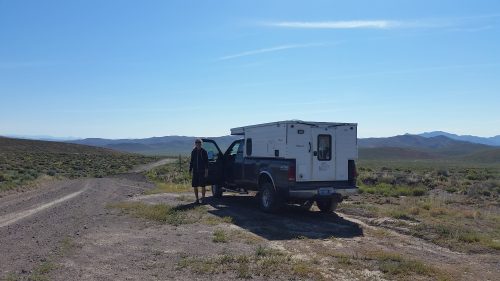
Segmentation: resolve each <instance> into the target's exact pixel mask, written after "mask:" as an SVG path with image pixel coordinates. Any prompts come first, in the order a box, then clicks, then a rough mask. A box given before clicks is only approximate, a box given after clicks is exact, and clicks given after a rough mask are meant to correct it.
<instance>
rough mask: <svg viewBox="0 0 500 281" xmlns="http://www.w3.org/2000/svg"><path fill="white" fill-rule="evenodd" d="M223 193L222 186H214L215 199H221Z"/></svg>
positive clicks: (213, 194)
mask: <svg viewBox="0 0 500 281" xmlns="http://www.w3.org/2000/svg"><path fill="white" fill-rule="evenodd" d="M223 192H224V190H222V186H220V185H217V184H214V185H212V196H213V197H214V198H221V197H222V193H223Z"/></svg>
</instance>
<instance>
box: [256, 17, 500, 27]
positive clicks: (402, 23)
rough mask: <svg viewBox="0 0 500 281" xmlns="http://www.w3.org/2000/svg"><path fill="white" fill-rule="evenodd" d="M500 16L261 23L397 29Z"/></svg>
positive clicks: (457, 23)
mask: <svg viewBox="0 0 500 281" xmlns="http://www.w3.org/2000/svg"><path fill="white" fill-rule="evenodd" d="M498 17H500V14H491V15H475V16H469V17H449V18H447V17H444V18H427V19H425V18H424V19H414V20H388V19H377V20H366V19H360V20H345V21H273V22H263V23H260V24H262V25H265V26H270V27H280V28H292V29H395V28H439V27H452V26H462V25H464V24H465V25H471V24H472V25H474V24H477V23H481V22H482V23H483V24H482V26H484V25H491V23H490V24H484V21H488V22H490V21H491V20H493V19H496V18H498Z"/></svg>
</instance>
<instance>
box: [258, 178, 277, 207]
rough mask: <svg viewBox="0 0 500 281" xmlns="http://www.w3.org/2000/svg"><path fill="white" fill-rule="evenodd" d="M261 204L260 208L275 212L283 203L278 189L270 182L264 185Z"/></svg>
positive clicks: (260, 199)
mask: <svg viewBox="0 0 500 281" xmlns="http://www.w3.org/2000/svg"><path fill="white" fill-rule="evenodd" d="M259 205H260V209H261V210H262V211H264V212H267V213H271V212H275V211H276V210H278V209H279V207H280V205H281V204H280V200H279V199H278V196H277V193H276V190H274V187H273V185H272V184H271V183H269V182H266V183H264V184H263V185H262V188H261V191H260V198H259Z"/></svg>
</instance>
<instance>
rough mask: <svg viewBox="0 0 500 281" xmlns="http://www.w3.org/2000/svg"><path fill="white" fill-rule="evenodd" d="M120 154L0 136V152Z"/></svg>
mask: <svg viewBox="0 0 500 281" xmlns="http://www.w3.org/2000/svg"><path fill="white" fill-rule="evenodd" d="M23 152H30V153H37V152H41V153H70V154H110V155H118V154H122V153H120V152H118V151H114V150H111V149H106V148H100V147H95V146H89V145H79V144H72V143H65V142H54V141H41V140H27V139H13V138H6V137H0V153H23Z"/></svg>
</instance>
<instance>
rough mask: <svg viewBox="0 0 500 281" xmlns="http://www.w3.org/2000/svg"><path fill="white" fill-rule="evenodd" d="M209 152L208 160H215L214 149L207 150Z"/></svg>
mask: <svg viewBox="0 0 500 281" xmlns="http://www.w3.org/2000/svg"><path fill="white" fill-rule="evenodd" d="M207 154H208V160H209V161H213V160H214V152H213V151H209V152H207Z"/></svg>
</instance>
